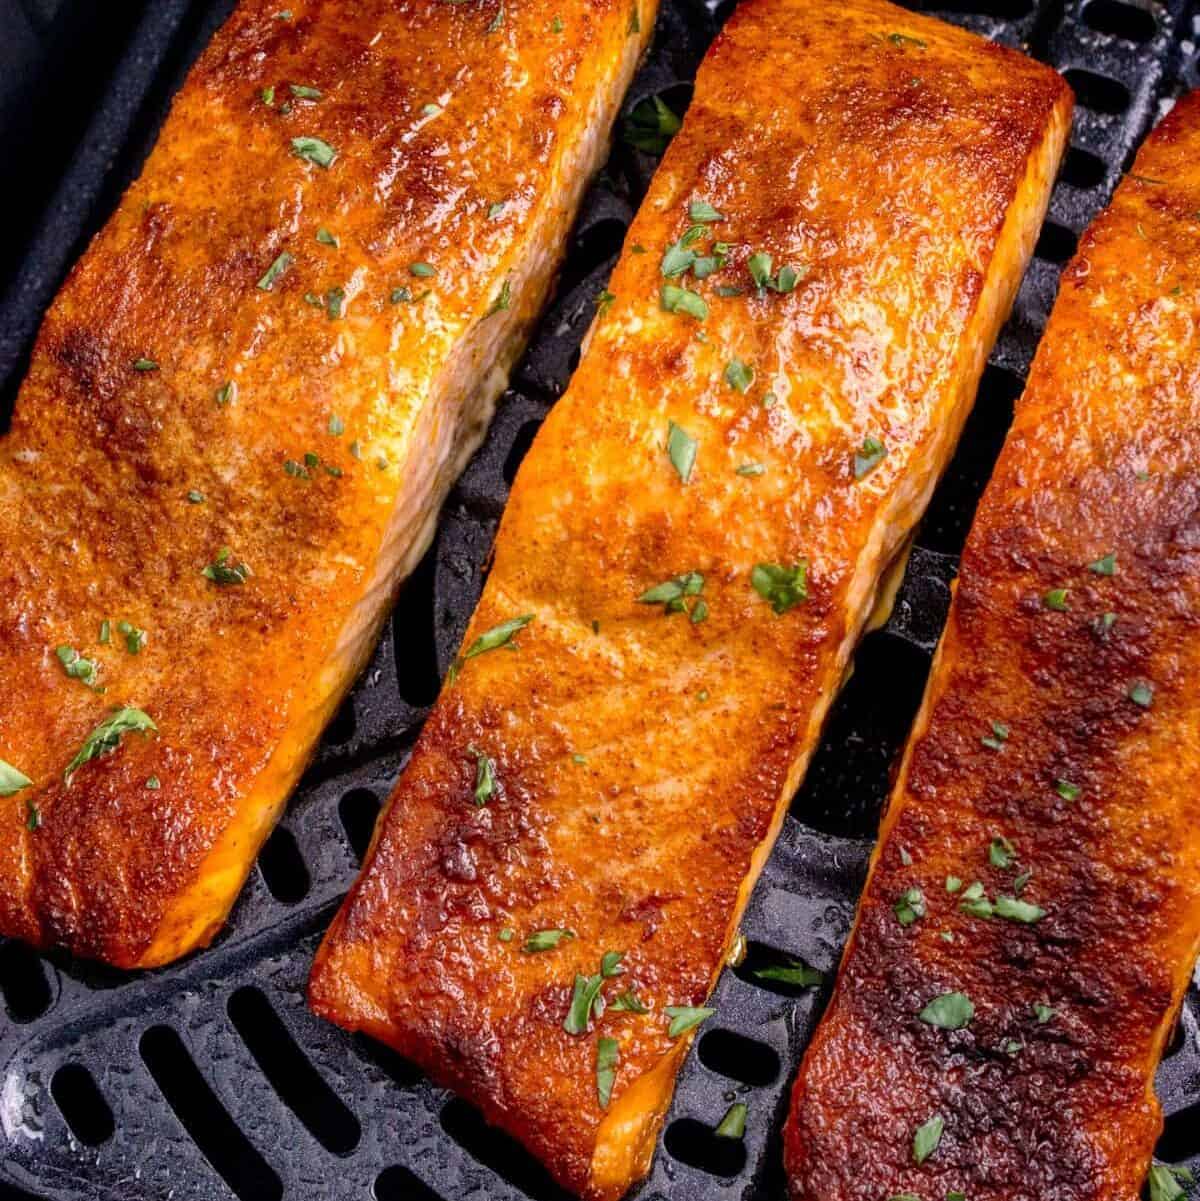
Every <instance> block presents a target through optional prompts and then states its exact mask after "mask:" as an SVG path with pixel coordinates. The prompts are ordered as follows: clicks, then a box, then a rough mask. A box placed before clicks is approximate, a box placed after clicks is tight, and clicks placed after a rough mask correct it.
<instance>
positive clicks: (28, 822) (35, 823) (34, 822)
mask: <svg viewBox="0 0 1200 1201" xmlns="http://www.w3.org/2000/svg"><path fill="white" fill-rule="evenodd" d="M41 828H42V811H41V809H39V808H38V803H37V801H34V800H29V801H26V802H25V829H27V830H30V831H37V830H40V829H41Z"/></svg>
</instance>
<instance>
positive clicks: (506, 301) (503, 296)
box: [484, 279, 512, 317]
mask: <svg viewBox="0 0 1200 1201" xmlns="http://www.w3.org/2000/svg"><path fill="white" fill-rule="evenodd" d="M511 308H512V283H511V282H510V281H509V280H507V279H506V280H505V281H504V283H503V284H502V285H501V287H500V291H499V292H498V293H497V294H496V299H495V300H493V301H492V307H491V308H490V309H488V311H487V312H486V313H485V314H484V316H485V317H491V316H492V315H493V314H495V313H503V312H506V311H507V310H508V309H511Z"/></svg>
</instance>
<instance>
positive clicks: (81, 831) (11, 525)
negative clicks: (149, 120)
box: [0, 0, 656, 966]
mask: <svg viewBox="0 0 1200 1201" xmlns="http://www.w3.org/2000/svg"><path fill="white" fill-rule="evenodd" d="M655 7H656V5H655V3H654V0H585V2H581V3H576V4H573V5H571V6H569V10H570V11H569V12H567V11H564V9H563V6H562V5H561V4H559V3H557V0H503V3H500V2H499V0H478V2H472V3H471V4H466V5H460V4H446V3H442V2H441V0H360V2H355V3H350V2H347V0H295V2H294V3H293V4H292V5H291V6H290V7H288V8H286V9H285V8H283V7H282V6H281V5H280V4H279V3H277V2H276V0H244V2H243V3H242V4H241V5H240V6H239V7H238V8H237V9H236V11H235V12H234V14H233V16H232V17H230V19H229V21H228V22H227V24H226V25H225V26H224V27H223V28H222V29H221V31H220V32H219V33H218V34H217V36H216V38H215V40H214V41H213V43H212V45H211V46H210V48H209V49H208V50H207V52H206V53H205V54H204V56H203V57H202V58H201V60H200V62H199V63H198V65H197V66H196V67H195V69H194V70H193V71H192V72H191V74H190V76H189V77H188V80H187V83H186V84H185V85H184V87H183V90H182V91H181V93H180V94H179V96H178V97H177V99H176V101H175V104H174V106H173V109H172V112H171V115H170V118H169V119H168V121H167V122H166V125H165V127H164V128H163V131H162V134H161V136H160V138H159V142H158V145H157V147H156V149H155V150H154V152H153V154H152V155H151V157H150V160H149V162H148V163H147V165H146V168H145V171H144V173H143V175H142V177H141V179H139V180H138V182H137V183H136V184H134V186H133V187H132V188H131V189H130V191H129V193H128V195H127V196H126V197H125V198H124V200H123V202H122V203H121V205H120V207H119V209H118V210H117V212H116V214H115V215H114V216H113V218H112V220H111V221H110V222H109V223H108V225H107V226H106V227H105V229H104V230H103V231H102V232H101V233H100V235H99V236H98V237H97V238H96V240H95V242H94V243H93V244H92V246H91V248H90V249H89V250H88V252H87V254H86V255H85V256H84V258H83V260H82V261H81V262H80V264H79V265H78V267H76V269H75V271H74V272H73V273H72V275H71V277H70V279H69V280H68V281H67V283H66V285H65V287H64V288H63V290H62V292H61V294H60V295H59V297H58V299H57V300H56V301H55V303H54V306H53V307H52V309H51V310H50V312H49V314H48V315H47V317H46V321H45V325H44V327H43V329H42V332H41V336H40V338H39V340H38V343H37V346H36V349H35V352H34V355H33V361H32V364H31V366H30V369H29V375H28V378H27V380H26V381H25V384H24V386H23V387H22V389H21V393H20V396H19V398H18V401H17V406H16V415H15V418H14V420H13V425H12V429H11V432H10V433H9V434H8V435H7V437H6V438H4V439H3V441H2V442H0V545H2V546H3V547H4V550H5V553H4V555H3V556H2V558H0V679H3V680H4V681H5V682H6V685H7V688H6V692H7V698H6V700H5V703H4V705H3V706H2V707H0V760H3V761H4V762H5V763H6V764H8V765H9V768H10V769H15V770H14V771H13V772H12V774H9V775H8V776H5V775H3V774H0V797H7V798H8V799H3V800H0V934H4V935H13V936H17V937H19V938H23V939H26V940H28V941H29V942H32V943H35V944H37V945H39V946H48V945H51V944H61V945H63V946H65V947H67V948H69V949H70V950H72V951H74V952H77V953H79V954H82V955H88V956H95V957H98V958H101V959H106V960H108V961H109V962H111V963H114V964H118V965H121V966H135V965H137V966H147V965H150V964H155V963H162V962H165V961H167V960H170V959H172V958H174V957H176V956H178V955H181V954H183V953H185V952H186V951H189V950H191V949H193V948H194V947H196V946H197V945H200V944H203V943H205V942H206V941H207V940H208V939H210V938H211V937H212V935H213V934H214V933H215V932H216V930H217V929H218V928H219V927H220V925H221V923H222V921H223V920H224V918H225V915H226V913H227V912H228V909H229V906H230V905H231V904H232V903H233V900H234V898H235V897H236V895H237V893H238V890H239V889H240V887H241V884H242V882H243V880H244V879H245V877H246V873H247V872H248V871H249V870H250V867H251V866H252V864H253V862H254V858H255V855H256V853H257V851H258V848H259V846H260V845H261V843H262V841H263V839H264V838H265V837H266V835H267V834H268V832H269V831H270V829H271V826H272V824H273V823H274V821H275V819H276V817H277V816H278V814H279V812H280V809H281V808H282V806H283V804H284V801H285V800H286V798H287V795H288V793H289V792H290V790H291V788H292V786H293V785H294V783H295V781H296V779H297V777H298V775H299V773H300V772H301V770H302V769H303V767H304V765H305V763H306V762H307V760H308V757H309V755H310V753H311V750H312V748H313V746H314V744H315V743H316V740H317V737H318V735H319V734H320V731H321V729H322V727H323V725H324V723H325V722H326V720H327V719H328V718H329V717H330V715H331V714H332V712H333V711H334V709H335V707H336V706H337V704H338V702H339V701H340V699H341V697H342V696H343V695H344V694H345V692H346V689H347V688H348V687H349V685H350V683H351V681H352V680H353V679H354V677H355V675H356V674H357V672H358V671H359V669H360V668H361V666H362V665H363V663H364V661H365V658H366V656H367V655H368V654H369V653H370V650H371V648H372V646H373V645H374V641H375V636H376V634H377V632H378V629H379V626H380V623H381V621H382V620H383V617H384V616H385V614H386V612H387V610H388V605H389V602H390V600H391V598H392V597H393V595H394V592H395V589H396V587H397V584H398V583H399V581H400V579H401V578H402V577H403V576H404V575H405V574H406V573H407V572H408V571H409V570H410V568H411V566H412V565H413V564H414V563H415V562H416V560H417V558H418V557H419V556H420V554H421V552H422V550H423V549H424V547H425V546H426V545H427V544H428V539H429V536H430V533H431V530H432V527H433V521H434V518H435V517H436V513H437V510H438V507H439V505H440V502H441V499H442V497H443V496H444V495H445V493H446V491H447V489H448V488H449V486H450V484H451V482H452V481H453V479H454V477H455V476H456V474H457V473H458V470H459V468H460V467H461V465H462V464H463V463H464V462H465V460H466V457H467V456H468V455H469V454H470V452H471V450H472V449H473V448H474V447H475V446H476V445H477V444H478V441H479V438H480V437H481V435H482V431H483V429H484V428H485V426H486V423H487V420H488V418H489V416H490V413H491V409H492V405H493V402H494V400H495V398H496V396H497V395H498V393H499V391H500V390H501V389H502V388H503V386H504V383H505V379H506V376H507V372H508V369H509V367H510V365H511V364H512V362H513V361H514V359H515V357H516V355H517V354H518V353H519V351H520V349H521V347H522V346H523V344H524V341H525V336H526V333H527V331H528V330H529V328H530V326H531V323H532V321H533V318H534V316H535V315H536V313H537V311H538V309H539V308H540V306H541V304H542V302H543V300H544V298H545V296H546V293H547V290H548V288H549V286H550V283H551V281H552V278H553V274H554V270H555V266H556V264H557V262H558V259H559V256H560V252H561V250H562V248H563V247H564V246H565V243H566V235H567V231H568V228H569V226H570V224H571V221H572V220H573V217H574V213H575V211H576V208H577V202H578V200H579V198H580V195H581V193H582V190H583V188H584V186H585V184H586V182H587V180H588V178H589V176H590V174H591V173H592V171H593V170H594V169H595V168H596V167H597V166H598V164H599V163H600V162H601V161H602V160H603V157H604V154H605V151H606V147H607V141H608V134H609V129H610V126H611V122H612V119H613V117H614V116H615V114H616V111H617V108H618V106H619V104H620V100H621V97H622V95H623V93H624V91H625V88H626V85H627V84H628V81H629V79H630V77H631V75H632V73H633V70H634V68H635V66H636V63H637V60H638V57H639V55H640V53H641V50H642V49H643V47H644V46H645V44H646V42H647V41H648V39H649V37H650V33H651V30H652V28H653V24H654V16H655ZM223 547H226V548H229V549H228V550H227V551H226V552H224V553H225V554H226V555H227V556H228V557H227V558H226V559H224V560H222V558H221V556H222V553H223V552H222V548H223ZM243 564H244V565H245V566H246V568H248V573H247V571H245V570H243ZM206 568H207V569H208V576H209V577H212V578H208V577H206V576H205V575H203V574H202V572H203V571H204V570H205V569H206ZM104 623H107V625H105V624H104ZM119 623H124V624H119ZM102 630H106V631H107V638H105V637H104V636H103V635H102ZM139 631H141V632H144V633H140V632H139ZM59 647H61V648H63V651H62V656H63V658H62V661H60V657H59V656H58V655H57V654H56V648H59ZM135 651H136V652H137V653H136V654H135V653H133V652H135ZM89 665H92V666H89ZM93 669H94V670H93ZM129 707H132V708H136V709H138V710H140V711H141V712H143V713H145V714H147V715H148V717H149V719H150V720H151V721H152V722H153V723H154V724H155V725H156V727H157V734H151V736H149V737H142V736H140V735H138V734H136V733H126V734H125V735H124V737H123V741H122V742H121V743H120V745H119V746H117V747H115V748H114V747H112V742H113V741H114V738H115V737H116V735H115V734H114V738H109V739H107V740H106V741H102V742H101V743H100V744H99V745H100V746H101V747H107V748H108V749H109V750H110V753H109V754H108V755H107V757H103V758H99V759H94V760H92V761H91V762H88V763H86V764H84V765H83V766H82V767H81V768H80V770H79V771H78V773H77V774H76V775H75V777H74V780H73V781H72V782H71V784H70V786H68V785H67V783H66V782H65V780H64V769H65V768H66V767H67V766H68V764H69V763H70V761H71V760H72V757H73V756H74V755H75V753H76V751H78V750H79V749H80V747H81V746H82V745H83V744H84V743H85V740H86V739H88V736H89V733H90V732H91V731H93V730H94V729H96V728H97V727H98V726H100V724H101V723H102V722H105V721H107V720H108V719H109V718H110V716H111V715H112V714H113V713H114V711H116V710H117V709H118V708H129ZM144 724H145V723H144V722H143V725H144ZM17 773H19V774H17ZM22 779H29V780H32V782H33V786H32V787H24V788H14V784H17V785H19V784H20V781H21V780H22Z"/></svg>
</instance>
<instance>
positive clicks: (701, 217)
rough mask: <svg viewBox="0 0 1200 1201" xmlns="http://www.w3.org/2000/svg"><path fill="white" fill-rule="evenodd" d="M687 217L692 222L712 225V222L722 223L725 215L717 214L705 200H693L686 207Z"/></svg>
mask: <svg viewBox="0 0 1200 1201" xmlns="http://www.w3.org/2000/svg"><path fill="white" fill-rule="evenodd" d="M688 216H689V217H690V218H691V219H692V220H693V221H701V222H708V223H710V224H711V223H712V222H713V221H724V220H725V215H724V214H723V213H718V212H717V210H716V209H715V208H713V206H712V205H711V204H709V203H708V201H707V200H693V201H692V203H691V204H689V205H688Z"/></svg>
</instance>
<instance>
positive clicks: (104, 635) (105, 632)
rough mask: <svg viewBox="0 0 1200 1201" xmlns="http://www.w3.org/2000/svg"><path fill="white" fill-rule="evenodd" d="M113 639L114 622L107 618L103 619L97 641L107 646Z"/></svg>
mask: <svg viewBox="0 0 1200 1201" xmlns="http://www.w3.org/2000/svg"><path fill="white" fill-rule="evenodd" d="M111 640H112V624H111V622H109V621H108V620H107V619H105V620H104V621H102V622H101V623H100V633H99V635H98V637H97V641H98V642H100V643H102V644H104V645H106V646H107V645H108V643H109V642H110V641H111Z"/></svg>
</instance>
